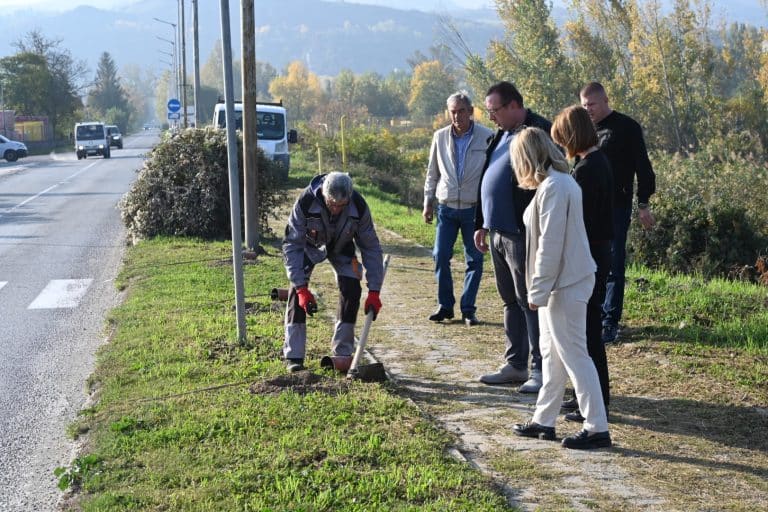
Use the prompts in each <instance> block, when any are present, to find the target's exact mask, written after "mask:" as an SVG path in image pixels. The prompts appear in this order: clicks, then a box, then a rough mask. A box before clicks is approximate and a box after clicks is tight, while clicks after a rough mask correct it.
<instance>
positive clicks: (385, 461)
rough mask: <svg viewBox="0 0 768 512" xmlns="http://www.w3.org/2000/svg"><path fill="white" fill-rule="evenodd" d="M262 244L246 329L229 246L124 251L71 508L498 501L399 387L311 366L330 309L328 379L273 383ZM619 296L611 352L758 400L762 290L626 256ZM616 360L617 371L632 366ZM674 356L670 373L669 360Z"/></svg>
mask: <svg viewBox="0 0 768 512" xmlns="http://www.w3.org/2000/svg"><path fill="white" fill-rule="evenodd" d="M294 168H295V169H296V171H292V177H291V179H290V180H289V183H288V186H289V187H290V188H299V187H304V186H306V184H307V183H308V181H309V178H310V177H311V175H312V171H311V170H310V166H309V164H308V163H307V162H306V161H305V160H303V159H302V158H301V156H300V155H298V156H297V157H296V158H295V159H294ZM362 191H363V193H364V194H365V195H366V198H367V199H368V201H369V203H370V204H371V208H372V210H373V215H374V219H375V220H376V223H377V225H379V226H381V227H383V228H387V229H392V230H395V231H397V232H399V233H401V234H403V236H406V237H407V238H410V239H413V240H416V241H418V242H419V243H421V244H422V245H426V246H429V245H430V244H431V236H433V234H432V232H433V230H434V228H433V227H432V226H425V225H424V223H423V221H422V219H421V215H420V212H413V211H411V212H409V211H408V210H407V208H405V207H403V206H400V205H397V204H395V203H393V202H392V201H390V200H389V199H390V198H388V197H387V196H385V195H382V194H377V193H376V192H375V191H373V190H369V189H364V190H362ZM281 230H282V226H281V225H278V226H277V228H276V231H277V232H278V233H279V232H281ZM270 242H271V243H272V245H270V246H268V247H267V254H266V255H263V256H260V257H259V259H258V260H257V262H256V263H255V264H247V265H245V281H246V287H245V289H246V295H247V299H246V300H247V302H248V307H249V314H248V316H247V326H248V327H247V331H248V337H247V340H246V341H245V342H244V343H238V342H237V341H236V321H235V314H234V311H233V306H232V305H233V303H234V291H233V284H232V279H233V277H232V267H231V264H230V263H229V259H230V258H231V246H230V245H229V244H228V243H223V242H205V241H201V240H195V239H180V238H159V239H155V240H151V241H146V242H142V243H141V244H139V245H138V246H135V247H132V248H130V249H129V250H128V251H127V255H126V259H125V264H124V268H123V269H122V271H121V273H120V276H119V279H118V286H119V287H120V288H121V289H124V290H126V299H125V302H124V303H123V304H122V305H121V306H120V307H118V308H117V309H115V310H114V311H113V312H112V313H111V314H110V316H109V319H108V321H109V323H110V324H111V325H110V328H111V330H112V332H113V336H112V339H111V341H110V343H109V344H107V345H105V346H104V347H103V348H102V350H101V351H100V353H99V357H98V365H97V369H96V371H95V372H94V374H93V376H92V377H91V379H90V382H89V385H90V386H91V388H92V389H93V390H94V391H95V393H96V398H97V401H96V402H95V405H94V406H92V407H90V408H88V409H86V410H84V411H82V413H81V415H80V417H79V418H78V420H77V421H76V422H75V424H73V425H72V426H71V427H70V429H69V432H70V434H71V435H73V436H83V440H84V441H85V448H84V450H83V453H81V454H80V456H79V457H78V459H76V460H75V461H74V462H73V463H72V465H71V466H70V467H69V468H65V469H63V470H60V471H59V474H60V476H61V477H62V478H63V479H64V480H63V481H64V483H65V484H66V483H68V484H70V485H72V486H73V487H74V488H75V489H76V490H78V491H79V492H77V493H75V494H74V497H73V498H72V499H71V500H70V501H69V504H70V506H71V508H73V509H78V510H85V511H112V510H114V511H125V510H174V511H176V510H183V511H186V510H189V511H198V510H199V511H229V510H232V511H247V510H254V511H255V510H275V511H277V510H285V511H288V510H291V511H293V510H303V511H326V510H327V511H331V510H333V511H378V510H381V511H423V510H427V511H430V510H433V511H458V510H462V511H464V510H466V511H483V510H488V511H499V510H509V507H508V505H507V504H506V499H505V498H504V497H503V496H502V495H501V493H500V492H499V490H498V489H497V488H496V487H495V486H494V484H493V483H492V482H491V481H490V480H489V478H487V477H485V476H483V475H482V474H481V473H479V472H478V471H476V470H474V469H473V468H471V467H470V466H469V465H466V464H462V463H459V462H457V461H456V460H454V459H453V458H452V457H450V456H449V455H448V454H447V449H448V448H449V447H451V446H452V445H453V444H454V442H455V439H454V438H453V437H452V436H451V435H450V434H448V433H446V432H444V431H442V430H440V429H439V428H437V427H436V426H435V425H434V424H433V423H432V422H431V421H429V419H428V418H427V417H426V416H425V415H424V414H422V412H420V411H419V410H418V409H417V408H416V407H415V406H414V405H413V404H412V403H411V402H409V401H407V400H405V399H404V398H402V397H400V396H399V395H398V394H397V393H396V392H395V391H396V390H393V389H390V387H389V385H387V384H384V385H381V384H364V383H353V384H352V385H349V386H348V385H347V382H346V381H345V380H344V379H343V378H341V377H339V376H337V375H331V374H327V373H323V372H322V371H321V370H320V369H319V365H318V360H319V358H320V356H322V355H324V354H325V353H326V352H327V351H328V345H329V342H328V340H329V339H330V335H331V329H332V325H331V321H330V319H328V318H323V317H321V316H317V315H316V316H315V317H314V318H311V319H310V321H309V326H308V332H309V345H308V358H309V365H310V369H311V370H312V371H313V372H314V373H316V374H319V375H323V376H324V378H325V379H326V380H325V381H323V382H324V383H325V385H324V387H316V388H313V387H312V386H310V387H309V392H304V391H302V388H300V387H299V386H294V387H291V386H290V385H286V384H285V380H283V381H280V380H276V379H277V378H278V377H282V378H283V379H285V370H284V367H283V364H282V362H281V361H280V347H281V345H282V337H283V334H282V329H283V327H282V321H283V318H282V317H283V310H282V306H281V305H280V304H273V303H272V301H271V299H270V298H269V292H270V290H271V289H272V288H274V287H283V286H285V285H286V281H285V271H284V269H283V265H282V258H281V257H280V254H279V252H278V250H277V249H276V248H275V244H276V242H277V241H276V240H265V244H266V243H270ZM489 268H490V266H489ZM318 298H319V300H321V301H322V300H323V297H322V296H320V297H318ZM625 302H626V310H625V321H626V323H627V325H628V326H629V329H627V330H628V331H630V336H631V341H634V342H636V343H632V344H626V345H624V347H625V348H624V349H623V350H626V351H627V352H630V351H631V352H632V354H628V355H631V357H632V358H636V359H634V360H635V361H636V362H639V361H640V359H639V358H641V357H642V356H643V354H644V353H645V352H646V351H651V350H652V351H653V352H654V354H662V355H663V356H664V358H672V360H673V361H674V366H672V369H673V370H674V371H679V372H681V380H683V381H685V380H686V379H687V380H691V375H694V374H696V375H703V376H705V377H706V378H707V379H717V380H722V381H724V382H732V383H733V384H734V385H735V387H736V388H737V389H740V388H741V386H748V387H749V388H750V389H753V390H754V391H755V393H756V394H757V395H756V397H757V398H756V399H757V400H758V401H761V400H762V397H763V396H764V393H765V392H766V386H767V384H766V377H765V376H766V375H767V374H768V373H767V372H768V368H766V358H765V356H766V354H768V346H766V344H767V343H768V336H767V335H766V329H768V327H766V326H768V318H766V313H765V310H766V308H765V305H766V289H765V288H764V287H758V286H753V285H747V284H743V283H730V282H726V281H705V280H703V279H700V278H696V277H687V276H676V275H668V274H665V273H663V272H651V271H650V270H648V269H644V268H642V267H631V268H630V269H629V271H628V286H627V298H626V301H625ZM322 309H325V310H328V311H331V312H332V310H333V309H334V308H333V307H328V306H326V307H325V308H322ZM732 354H733V355H732ZM750 354H755V355H758V356H759V357H751V356H750ZM656 359H659V357H658V356H654V360H656ZM729 361H734V362H738V363H739V364H738V368H736V369H734V368H735V367H736V366H737V365H735V364H729ZM627 364H628V367H627V371H630V369H631V368H630V367H631V366H635V365H633V364H632V362H631V360H628V362H627ZM636 366H642V365H637V364H636ZM652 368H653V371H654V373H652V374H649V375H647V376H645V377H643V378H644V379H645V380H646V381H647V382H649V383H650V382H652V380H653V379H654V376H655V375H656V373H655V372H656V371H657V370H656V365H653V366H652ZM669 368H670V367H669V366H668V367H667V370H665V373H664V375H665V378H667V377H668V376H669V375H670V374H672V373H673V371H670V369H669ZM616 369H617V370H619V372H621V371H623V369H621V368H618V364H617V365H616ZM670 378H671V377H670ZM281 382H282V384H280V385H278V384H276V383H281ZM618 384H621V382H619V383H618ZM694 384H696V381H692V384H691V385H692V386H693V385H694ZM619 387H620V386H619ZM695 389H700V386H698V387H696V388H695ZM695 389H694V388H692V389H691V392H693V391H694V390H695ZM619 391H621V390H619ZM625 394H627V395H629V393H628V392H627V393H625ZM627 442H628V441H627ZM493 465H494V466H496V467H497V468H498V469H500V470H503V471H505V472H510V473H511V474H513V475H518V477H519V478H523V479H525V478H532V476H531V474H532V473H536V472H537V471H538V472H540V471H541V470H540V469H539V470H537V469H536V468H535V466H532V465H530V464H527V463H525V462H524V461H523V462H521V460H520V459H515V458H512V459H509V458H506V457H500V458H498V459H494V461H493ZM533 476H534V477H535V476H536V475H535V474H534V475H533ZM552 477H553V478H556V477H557V475H554V474H553V475H552ZM515 478H517V477H515ZM538 478H541V479H542V480H547V478H543V477H540V476H539V477H538ZM557 497H558V495H557V493H556V492H555V491H553V493H552V496H551V498H547V501H546V502H547V503H548V504H549V505H550V506H551V507H552V509H553V510H554V509H557V510H560V509H563V510H564V509H567V505H565V504H564V503H559V502H557V499H558V498H557Z"/></svg>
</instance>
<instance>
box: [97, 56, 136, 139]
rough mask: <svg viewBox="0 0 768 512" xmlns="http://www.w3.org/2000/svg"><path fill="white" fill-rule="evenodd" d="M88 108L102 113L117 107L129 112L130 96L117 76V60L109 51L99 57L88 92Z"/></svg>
mask: <svg viewBox="0 0 768 512" xmlns="http://www.w3.org/2000/svg"><path fill="white" fill-rule="evenodd" d="M88 108H90V109H93V110H95V111H97V112H100V113H105V112H106V111H107V110H109V109H111V108H117V109H119V110H122V111H124V112H126V113H128V98H127V97H126V94H125V90H123V86H122V85H121V84H120V79H119V78H118V76H117V66H116V65H115V61H114V60H112V57H111V56H110V55H109V53H108V52H104V53H102V54H101V58H100V59H99V65H98V68H97V69H96V78H95V80H94V81H93V86H92V87H91V90H90V92H89V93H88ZM123 124H126V123H123Z"/></svg>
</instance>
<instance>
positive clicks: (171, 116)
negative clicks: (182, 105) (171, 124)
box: [168, 112, 181, 120]
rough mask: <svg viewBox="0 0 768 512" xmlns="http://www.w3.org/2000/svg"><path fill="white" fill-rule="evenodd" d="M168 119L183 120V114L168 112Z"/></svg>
mask: <svg viewBox="0 0 768 512" xmlns="http://www.w3.org/2000/svg"><path fill="white" fill-rule="evenodd" d="M168 119H176V120H178V119H181V112H168Z"/></svg>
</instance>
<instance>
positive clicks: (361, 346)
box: [347, 254, 389, 375]
mask: <svg viewBox="0 0 768 512" xmlns="http://www.w3.org/2000/svg"><path fill="white" fill-rule="evenodd" d="M388 266H389V254H387V255H386V256H384V274H383V275H382V283H383V282H384V276H386V275H387V267H388ZM373 315H374V312H373V309H371V310H369V311H368V313H366V314H365V323H364V324H363V330H362V331H360V338H359V339H358V340H357V349H355V356H354V357H353V358H352V364H350V365H349V371H348V372H347V375H353V374H355V372H357V366H358V365H359V364H360V359H361V358H362V357H363V351H364V350H365V343H366V342H367V341H368V331H370V330H371V324H372V323H373Z"/></svg>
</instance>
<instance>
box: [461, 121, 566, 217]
mask: <svg viewBox="0 0 768 512" xmlns="http://www.w3.org/2000/svg"><path fill="white" fill-rule="evenodd" d="M526 112H527V113H526V115H525V121H523V124H522V126H520V127H519V128H518V129H520V128H522V127H523V126H534V127H536V128H541V129H542V130H544V131H545V132H547V135H549V131H550V129H551V128H552V123H551V122H549V121H548V120H547V119H545V118H544V117H542V116H540V115H538V114H536V113H534V112H532V111H531V109H526ZM502 135H504V130H498V131H497V132H496V135H495V136H494V137H493V140H492V141H491V143H490V145H489V146H488V149H486V150H485V165H484V166H483V176H485V171H486V170H487V169H488V165H489V164H490V162H491V155H493V151H494V150H495V149H496V146H497V145H498V144H499V140H500V139H501V137H502ZM509 172H510V179H511V180H512V182H513V183H514V185H515V186H514V192H513V196H512V202H513V204H514V207H515V218H516V220H517V225H518V226H519V227H520V228H521V229H523V226H524V224H523V212H524V211H525V209H526V207H527V206H528V203H530V202H531V199H533V196H534V194H535V193H536V191H535V190H524V189H522V188H520V187H518V186H517V178H516V177H515V173H514V171H512V166H511V165H510V167H509ZM482 182H483V178H482V176H481V177H480V183H481V186H480V187H479V188H478V192H477V196H478V197H477V205H476V206H475V231H477V230H478V229H482V227H483V223H484V221H485V219H484V217H483V205H482V199H483V198H482V194H481V192H480V191H481V190H482Z"/></svg>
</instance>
